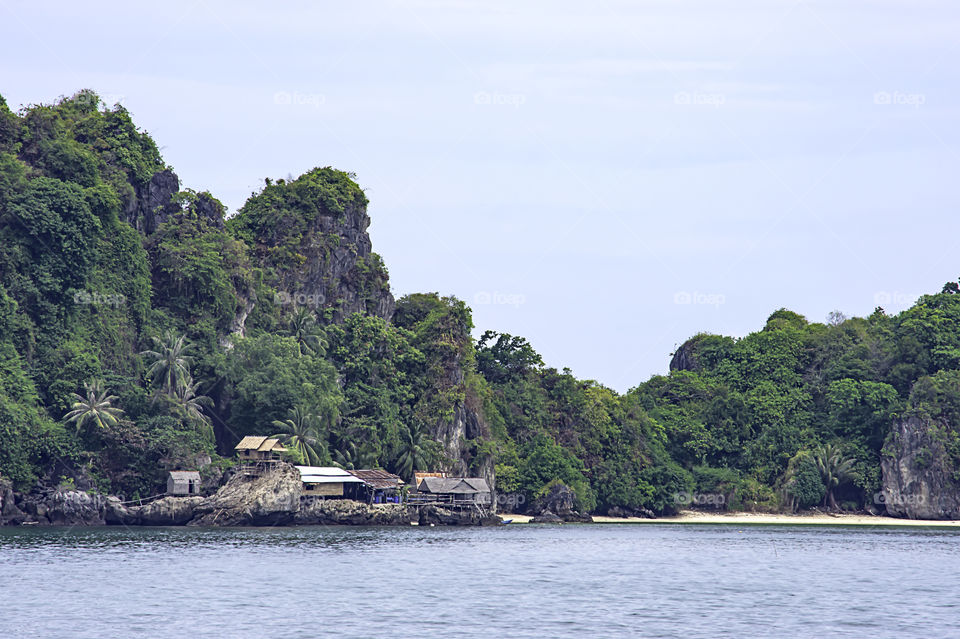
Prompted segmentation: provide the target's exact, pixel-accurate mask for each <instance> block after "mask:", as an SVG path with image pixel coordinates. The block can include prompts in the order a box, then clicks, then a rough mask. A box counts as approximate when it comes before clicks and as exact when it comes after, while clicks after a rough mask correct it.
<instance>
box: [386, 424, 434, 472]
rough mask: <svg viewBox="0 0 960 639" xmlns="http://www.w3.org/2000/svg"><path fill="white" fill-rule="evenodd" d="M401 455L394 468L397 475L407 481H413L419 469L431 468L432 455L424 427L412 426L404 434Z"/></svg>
mask: <svg viewBox="0 0 960 639" xmlns="http://www.w3.org/2000/svg"><path fill="white" fill-rule="evenodd" d="M399 453H400V454H399V455H398V456H397V459H396V460H395V461H394V466H395V468H396V470H397V474H398V475H400V476H401V477H402V478H403V479H405V480H409V479H412V478H413V473H414V471H416V470H417V469H418V468H420V469H425V468H428V467H429V464H430V455H429V453H428V452H427V442H426V438H425V437H424V432H423V427H422V426H420V425H417V426H410V427H408V428H407V429H406V430H405V431H404V432H403V436H402V440H401V444H400V451H399Z"/></svg>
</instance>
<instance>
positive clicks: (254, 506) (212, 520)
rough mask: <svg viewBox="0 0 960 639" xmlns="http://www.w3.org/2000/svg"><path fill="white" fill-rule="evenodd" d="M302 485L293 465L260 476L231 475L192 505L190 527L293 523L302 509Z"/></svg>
mask: <svg viewBox="0 0 960 639" xmlns="http://www.w3.org/2000/svg"><path fill="white" fill-rule="evenodd" d="M302 486H303V484H302V483H301V481H300V471H298V470H297V469H296V468H294V467H293V466H291V465H290V464H282V463H281V464H277V465H276V467H275V468H274V469H272V470H270V471H268V472H266V473H264V474H263V475H260V476H258V477H246V476H244V475H241V474H237V475H234V476H233V477H231V478H230V479H229V480H228V481H227V483H226V484H224V485H223V486H222V487H221V488H220V490H218V491H217V492H216V494H214V495H212V496H210V497H207V498H205V499H202V500H200V502H199V503H197V504H196V505H195V506H194V507H193V511H194V518H193V519H192V520H190V521H189V522H188V524H187V525H188V526H278V525H284V524H290V523H292V522H293V521H294V519H295V517H296V514H297V512H299V510H300V495H301V490H302Z"/></svg>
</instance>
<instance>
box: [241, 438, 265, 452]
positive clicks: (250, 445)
mask: <svg viewBox="0 0 960 639" xmlns="http://www.w3.org/2000/svg"><path fill="white" fill-rule="evenodd" d="M266 440H267V438H266V437H265V436H262V435H247V436H246V437H244V438H243V439H241V440H240V443H239V444H237V445H236V447H234V450H258V449H259V448H260V446H261V445H263V442H265V441H266Z"/></svg>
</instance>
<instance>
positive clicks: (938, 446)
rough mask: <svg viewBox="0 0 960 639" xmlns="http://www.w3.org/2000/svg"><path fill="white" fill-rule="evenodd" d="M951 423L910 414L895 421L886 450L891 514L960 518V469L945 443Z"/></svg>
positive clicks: (886, 484)
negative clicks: (959, 471)
mask: <svg viewBox="0 0 960 639" xmlns="http://www.w3.org/2000/svg"><path fill="white" fill-rule="evenodd" d="M950 430H951V429H950V426H949V425H948V424H946V423H945V422H942V421H937V420H931V419H926V418H921V417H908V418H905V419H901V420H898V421H896V422H895V423H894V425H893V428H892V430H891V432H890V435H889V436H888V437H887V441H886V444H885V445H884V449H883V453H884V454H883V459H882V461H881V469H882V471H883V493H882V495H880V496H878V501H883V502H884V505H885V506H886V509H887V513H888V514H890V515H892V516H894V517H906V518H909V519H960V480H958V469H956V468H955V465H954V460H953V459H952V458H951V455H950V454H949V453H948V451H947V447H946V445H945V442H946V441H949V435H950Z"/></svg>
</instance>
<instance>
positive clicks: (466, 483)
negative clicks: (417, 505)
mask: <svg viewBox="0 0 960 639" xmlns="http://www.w3.org/2000/svg"><path fill="white" fill-rule="evenodd" d="M417 490H419V491H421V492H425V493H446V494H451V493H452V494H458V495H473V494H476V493H488V492H490V486H489V485H487V481H486V480H485V479H481V478H479V477H425V478H424V479H423V481H422V482H420V485H419V486H418V487H417Z"/></svg>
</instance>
